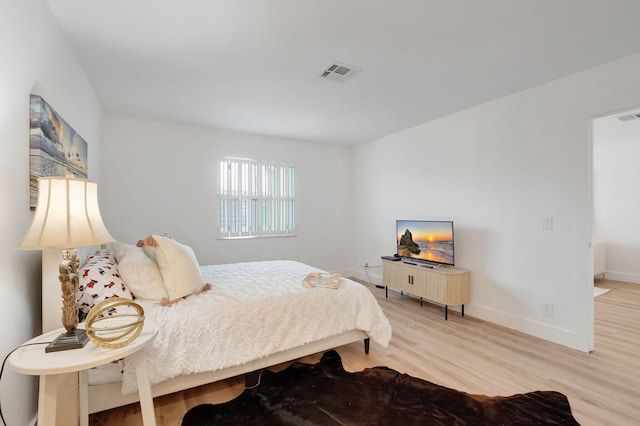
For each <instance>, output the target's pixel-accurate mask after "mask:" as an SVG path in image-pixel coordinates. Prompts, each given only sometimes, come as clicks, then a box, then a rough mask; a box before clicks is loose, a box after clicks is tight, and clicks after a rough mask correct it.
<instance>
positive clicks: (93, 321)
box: [85, 297, 144, 349]
mask: <svg viewBox="0 0 640 426" xmlns="http://www.w3.org/2000/svg"><path fill="white" fill-rule="evenodd" d="M119 306H126V307H130V308H133V309H134V310H135V312H136V314H133V313H124V314H115V315H110V316H102V315H103V314H105V313H106V312H109V311H110V310H112V309H114V308H117V307H119ZM127 311H129V310H127ZM143 325H144V309H142V306H140V305H138V304H137V303H135V302H133V301H131V300H129V299H125V298H123V297H110V298H108V299H105V300H103V301H102V302H100V303H98V304H96V305H95V306H94V307H93V308H92V309H91V311H89V314H88V315H87V319H86V327H85V328H86V331H87V336H88V337H89V339H90V340H91V341H92V342H93V343H94V344H95V345H96V346H100V347H103V348H109V349H117V348H122V347H124V346H127V345H128V344H129V343H131V342H132V341H134V340H135V338H136V337H138V336H139V335H140V333H141V332H142V326H143Z"/></svg>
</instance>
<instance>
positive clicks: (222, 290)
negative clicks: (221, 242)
mask: <svg viewBox="0 0 640 426" xmlns="http://www.w3.org/2000/svg"><path fill="white" fill-rule="evenodd" d="M319 271H320V270H319V269H316V268H313V267H311V266H308V265H305V264H303V263H299V262H294V261H270V262H251V263H236V264H225V265H211V266H204V267H202V272H203V275H204V277H205V281H206V282H208V283H211V284H212V286H213V289H212V290H209V291H207V292H204V293H201V294H198V295H192V296H189V297H187V298H185V299H183V300H181V301H180V302H179V303H177V304H175V305H173V306H170V307H164V306H159V305H158V304H157V303H153V302H149V301H143V300H138V301H137V302H139V303H140V304H141V305H142V306H143V308H144V310H145V316H146V318H148V319H150V320H152V321H154V322H155V323H156V324H158V328H159V331H158V335H157V337H156V338H155V340H154V341H153V343H152V344H151V345H150V346H149V347H147V351H146V355H147V367H148V370H149V379H150V381H151V384H156V383H159V382H162V381H165V380H168V379H171V378H173V377H176V376H179V375H185V374H193V373H198V372H203V371H215V370H218V369H222V368H225V367H230V366H235V365H240V364H243V363H246V362H248V361H252V360H255V359H258V358H262V357H265V356H267V355H269V354H272V353H275V352H279V351H283V350H287V349H291V348H294V347H297V346H300V345H304V344H306V343H309V342H311V341H315V340H318V339H323V338H326V337H331V336H335V335H337V334H340V333H342V332H345V331H348V330H353V329H359V330H363V331H365V332H366V333H367V334H368V335H369V336H370V337H371V339H372V340H373V341H375V342H377V343H379V344H380V345H382V346H384V347H387V345H388V343H389V340H390V339H391V325H390V324H389V321H388V320H387V318H386V317H385V316H384V314H383V313H382V309H381V308H380V306H379V305H378V303H377V301H376V300H375V297H374V296H373V295H372V294H371V292H370V291H369V290H368V289H367V288H366V287H364V286H362V285H361V284H358V283H354V282H353V281H351V280H348V279H342V280H341V281H340V285H339V288H338V289H337V290H335V289H325V288H307V287H304V286H303V285H302V280H303V279H304V278H305V277H306V276H307V274H309V273H310V272H319ZM136 389H137V385H136V379H135V367H134V366H133V362H125V368H124V377H123V380H122V393H123V394H127V393H131V392H134V391H135V390H136Z"/></svg>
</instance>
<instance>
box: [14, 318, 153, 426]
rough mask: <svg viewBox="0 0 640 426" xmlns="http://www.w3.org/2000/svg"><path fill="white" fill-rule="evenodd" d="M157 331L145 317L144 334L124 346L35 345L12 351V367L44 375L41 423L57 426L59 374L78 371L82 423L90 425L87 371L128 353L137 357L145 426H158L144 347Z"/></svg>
mask: <svg viewBox="0 0 640 426" xmlns="http://www.w3.org/2000/svg"><path fill="white" fill-rule="evenodd" d="M64 331H65V330H64V329H59V330H54V331H51V332H49V333H46V334H42V335H40V336H38V337H34V338H33V339H31V340H29V341H28V342H26V343H25V345H30V344H32V343H38V342H51V341H52V340H53V339H55V338H56V337H57V336H58V335H59V334H60V333H62V332H64ZM157 333H158V327H157V326H156V325H155V324H154V323H153V322H151V321H149V320H145V322H144V327H143V329H142V332H141V333H140V335H139V336H138V337H137V338H136V340H134V341H133V342H131V343H130V344H129V345H127V346H125V347H123V348H119V349H106V348H101V347H98V346H96V345H94V344H93V342H91V341H90V342H89V343H87V345H86V346H85V347H84V348H82V349H71V350H68V351H61V352H49V353H45V351H44V348H45V346H46V345H45V344H42V345H31V346H24V347H21V348H19V349H18V350H16V351H15V352H14V353H12V354H11V356H10V357H9V360H8V362H9V365H10V366H11V368H12V369H13V370H15V371H16V372H18V373H22V374H29V375H32V376H40V391H39V395H38V426H46V425H55V422H56V398H57V392H58V386H57V375H58V374H63V373H73V372H78V376H79V383H80V392H79V394H80V396H79V398H80V401H79V406H80V413H79V415H80V425H81V426H88V424H89V408H88V407H89V404H88V396H87V385H88V382H87V370H88V369H90V368H93V367H98V366H100V365H104V364H108V363H110V362H112V361H116V360H119V359H121V358H125V357H128V356H131V357H134V359H135V365H136V376H137V380H138V394H139V395H140V408H141V411H142V421H143V424H144V425H145V426H155V424H156V417H155V411H154V409H153V398H152V397H151V387H150V385H149V377H148V375H147V362H146V357H145V355H144V348H145V346H147V345H148V344H149V343H150V342H151V341H152V340H153V338H154V337H155V336H156V334H157Z"/></svg>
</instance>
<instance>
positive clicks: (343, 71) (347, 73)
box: [320, 62, 358, 81]
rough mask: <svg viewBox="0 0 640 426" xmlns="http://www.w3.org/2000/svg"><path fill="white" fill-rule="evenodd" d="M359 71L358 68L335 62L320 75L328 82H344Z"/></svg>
mask: <svg viewBox="0 0 640 426" xmlns="http://www.w3.org/2000/svg"><path fill="white" fill-rule="evenodd" d="M357 70H358V69H357V68H356V67H352V66H351V65H346V64H342V63H340V62H334V63H333V64H331V65H329V66H328V67H327V68H326V69H325V70H324V71H323V72H322V74H320V77H321V78H324V79H327V80H333V81H344V80H346V79H347V78H348V77H351V75H353V74H354V73H355V72H356V71H357Z"/></svg>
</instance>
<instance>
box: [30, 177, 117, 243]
mask: <svg viewBox="0 0 640 426" xmlns="http://www.w3.org/2000/svg"><path fill="white" fill-rule="evenodd" d="M111 241H113V237H111V235H109V232H108V231H107V228H106V227H105V226H104V223H103V222H102V217H101V216H100V209H99V208H98V185H96V183H95V182H91V181H88V180H86V179H78V178H70V177H42V178H39V179H38V203H37V205H36V211H35V214H34V216H33V221H32V222H31V226H30V227H29V230H28V231H27V233H26V234H25V236H24V237H22V241H21V242H20V244H18V248H20V249H47V248H57V249H70V248H76V247H86V246H93V245H100V244H105V243H108V242H111Z"/></svg>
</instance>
